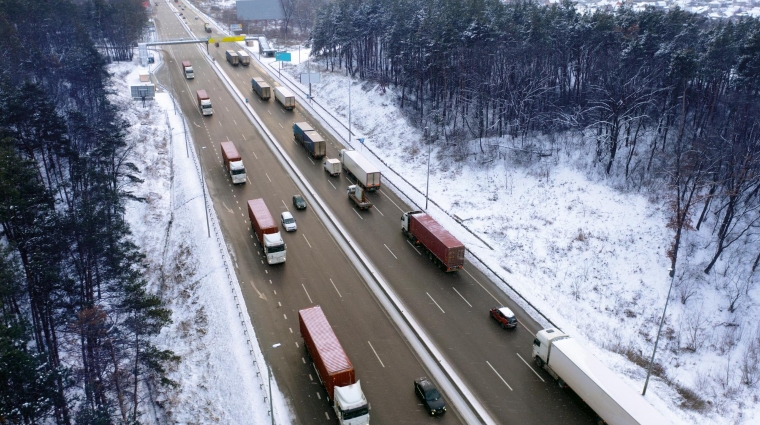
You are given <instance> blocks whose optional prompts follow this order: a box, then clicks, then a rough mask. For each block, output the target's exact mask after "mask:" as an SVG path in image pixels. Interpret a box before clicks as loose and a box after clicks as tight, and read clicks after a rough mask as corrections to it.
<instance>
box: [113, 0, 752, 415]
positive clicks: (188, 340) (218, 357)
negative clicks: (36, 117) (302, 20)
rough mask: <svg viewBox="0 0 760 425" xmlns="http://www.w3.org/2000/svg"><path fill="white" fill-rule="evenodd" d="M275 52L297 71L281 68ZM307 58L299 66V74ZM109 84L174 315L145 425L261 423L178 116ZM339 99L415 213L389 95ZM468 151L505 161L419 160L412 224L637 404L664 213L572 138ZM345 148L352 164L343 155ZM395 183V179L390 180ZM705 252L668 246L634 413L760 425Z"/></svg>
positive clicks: (138, 236)
mask: <svg viewBox="0 0 760 425" xmlns="http://www.w3.org/2000/svg"><path fill="white" fill-rule="evenodd" d="M695 4H696V2H695ZM742 4H744V3H742ZM290 50H291V51H292V53H293V55H292V57H293V60H294V61H295V62H297V61H298V56H299V55H298V54H297V52H296V50H295V49H290ZM307 55H308V52H307V51H305V50H304V51H302V52H301V55H300V57H301V58H303V59H304V60H305V58H306V57H308V56H307ZM312 66H313V70H314V69H316V68H317V67H318V65H314V64H313V65H312ZM130 67H131V68H130ZM303 69H304V65H303V64H300V65H299V64H296V63H291V64H289V65H288V66H286V67H285V68H284V70H283V72H284V73H290V74H291V75H296V74H298V73H299V72H301V71H302V70H303ZM112 71H113V72H115V74H116V75H115V78H114V80H115V85H116V87H117V88H118V91H119V95H118V96H117V97H116V98H115V100H114V101H115V102H116V103H120V104H124V105H129V109H128V110H127V111H126V112H125V118H126V119H128V120H129V121H130V122H131V123H132V124H133V125H132V133H131V137H132V140H134V142H135V144H134V151H133V158H132V159H133V160H134V162H135V163H136V164H137V165H138V167H139V168H140V169H141V170H142V177H143V178H145V180H146V181H145V183H142V184H140V185H136V186H135V187H134V188H133V190H134V192H135V194H136V195H137V196H142V197H144V198H146V202H145V203H136V202H131V203H130V204H129V208H128V215H129V219H130V223H131V225H132V228H133V232H134V234H135V240H136V241H137V243H138V244H139V245H140V246H142V247H143V249H144V250H145V252H146V253H147V254H148V261H149V262H150V266H151V268H150V273H151V275H150V281H151V283H152V285H153V289H154V290H156V291H157V292H161V293H162V294H163V295H164V297H165V298H166V299H167V300H169V302H170V307H171V308H172V309H173V311H174V312H175V315H174V317H173V318H174V324H173V325H172V326H171V327H170V328H168V329H166V330H165V332H164V333H163V334H162V335H161V340H160V341H159V342H160V344H161V347H162V348H169V349H172V350H174V351H175V352H176V353H177V354H179V355H181V356H182V362H181V364H180V365H179V367H178V368H177V369H176V370H173V371H171V377H172V378H173V379H175V380H177V381H178V382H180V388H179V389H177V390H170V391H164V392H160V393H158V394H157V395H155V397H156V399H157V401H159V402H160V403H161V405H162V407H163V409H165V415H166V417H165V418H164V420H162V421H161V422H162V423H163V422H168V423H259V424H264V423H267V422H268V420H269V419H268V416H267V412H268V406H267V404H266V403H265V402H264V397H265V396H266V395H265V392H264V389H265V388H264V389H261V388H260V385H259V384H260V383H261V382H262V381H261V380H262V379H266V376H267V375H266V371H265V370H262V371H261V376H263V377H264V378H260V377H258V376H256V375H257V371H258V369H257V366H255V365H254V364H253V359H254V356H252V355H251V354H249V353H248V352H247V350H249V349H248V345H247V340H248V339H249V336H247V335H250V340H251V341H253V347H254V355H255V358H256V359H259V361H258V364H259V365H263V361H261V353H260V351H259V349H258V344H257V343H256V342H255V341H256V340H255V335H254V333H253V330H252V329H250V325H249V323H250V321H249V320H248V319H247V315H246V314H245V308H244V307H242V304H241V307H242V311H243V315H244V318H245V320H243V321H242V323H241V320H240V319H239V318H238V313H237V311H238V310H237V308H239V307H237V306H236V298H235V294H238V297H237V300H239V302H241V303H242V297H240V296H239V292H237V291H238V290H237V289H236V285H235V284H234V282H235V277H234V274H232V276H231V277H228V276H227V273H228V269H227V268H226V267H225V265H224V264H225V263H224V261H225V259H227V258H228V257H227V253H226V251H224V245H223V244H221V245H220V242H219V241H217V239H216V236H215V235H220V234H221V233H220V232H219V231H218V226H217V225H216V222H215V221H213V220H212V230H211V231H212V238H210V239H209V238H207V236H206V229H205V228H204V227H203V226H199V225H197V224H198V223H202V222H203V221H205V215H204V210H203V197H202V192H201V186H200V181H199V175H198V170H197V161H196V160H195V157H194V154H193V152H192V150H191V151H190V158H189V159H188V158H187V157H186V153H185V139H184V137H185V134H184V131H183V130H182V128H183V127H182V121H181V116H178V115H177V116H175V115H174V112H173V107H172V105H171V101H170V100H167V99H168V95H166V94H165V93H161V94H159V97H158V98H157V101H156V102H148V104H147V105H146V107H143V106H142V104H141V102H133V101H131V99H129V98H128V95H127V94H128V83H127V81H128V82H130V83H131V82H134V81H136V79H137V78H136V72H137V71H136V70H135V68H134V65H130V66H123V65H117V66H115V67H114V68H113V70H112ZM347 87H348V80H347V78H346V77H345V76H343V75H342V74H341V73H335V74H330V73H326V72H322V82H321V83H319V84H315V85H314V86H313V91H314V95H315V96H316V102H317V103H319V104H322V105H324V107H325V108H326V109H327V110H329V111H332V113H333V114H334V115H335V117H337V119H333V118H330V117H329V115H328V114H327V113H325V114H324V117H325V120H327V121H328V122H330V124H331V125H332V126H333V127H335V128H336V129H337V130H336V131H338V132H339V134H340V136H341V137H343V138H345V133H346V132H345V129H343V128H342V127H341V126H340V124H339V123H337V121H341V120H342V121H343V122H345V121H346V117H347V115H348V110H347V104H348V91H347ZM352 93H353V95H352V100H351V102H352V110H351V115H352V128H353V130H354V132H355V133H356V134H355V136H354V137H365V140H366V145H365V148H364V150H365V152H371V154H368V156H369V157H370V158H371V159H372V160H374V161H376V163H377V164H378V165H379V166H381V167H382V168H383V170H384V173H385V176H384V178H385V179H387V180H391V181H393V182H394V183H395V184H396V185H397V186H398V187H400V188H401V189H400V190H401V191H403V193H404V194H406V195H407V196H408V197H409V198H411V199H412V200H413V201H414V202H415V203H417V205H421V206H424V195H423V193H424V190H425V178H426V174H425V171H426V167H427V157H428V155H427V151H426V150H425V149H424V147H423V145H421V143H420V140H421V138H422V134H421V133H420V131H418V130H417V129H415V128H414V127H413V126H412V125H410V124H409V122H408V119H407V118H406V117H405V116H404V114H403V113H402V112H401V111H400V110H399V109H398V107H397V104H396V99H397V97H398V96H397V94H396V93H394V90H393V89H392V88H391V89H387V90H385V91H384V90H381V89H380V88H379V87H378V86H377V85H375V84H373V83H359V82H354V83H353V84H352ZM125 96H126V97H125ZM539 142H541V143H546V144H547V145H548V144H549V143H550V141H539ZM483 143H484V144H486V145H488V144H497V143H498V144H499V145H503V146H506V147H507V148H505V149H503V152H502V153H503V155H502V156H501V157H500V159H498V160H496V161H491V162H485V161H484V159H485V158H486V157H485V156H483V155H480V154H479V152H480V147H479V146H480V141H477V140H474V141H472V142H471V143H470V146H469V147H468V148H467V149H465V151H464V152H459V153H458V154H457V155H456V156H454V155H451V153H450V152H448V151H447V150H443V149H441V148H439V146H440V143H438V144H435V145H434V147H433V148H432V154H431V158H432V164H431V179H430V199H431V201H432V204H431V207H430V209H429V212H430V213H431V214H432V215H433V216H435V217H436V219H438V220H439V221H440V222H442V224H444V226H446V227H447V228H448V229H449V230H450V231H452V233H454V234H456V235H457V237H459V238H460V239H461V240H462V241H464V242H465V244H466V245H467V246H468V248H469V249H470V250H471V251H472V252H473V253H474V254H475V255H477V256H478V257H479V258H481V259H482V260H483V261H484V263H485V264H487V265H488V267H490V269H491V270H493V271H495V272H496V273H498V274H499V276H500V277H501V278H502V279H503V280H504V281H506V282H507V283H508V284H509V285H510V287H511V288H510V287H507V285H505V284H501V285H502V287H503V288H504V290H505V292H506V293H507V294H510V295H511V296H515V297H517V296H516V295H515V294H514V293H513V292H512V289H514V290H515V291H516V292H517V293H519V294H520V296H522V297H524V298H525V299H526V300H528V301H529V302H530V303H532V304H533V305H535V306H536V307H537V308H538V309H539V310H540V311H541V312H542V313H543V314H545V315H546V316H547V317H549V318H550V319H551V320H552V321H553V322H554V323H556V324H557V325H558V326H560V327H561V328H562V329H563V330H564V331H565V332H568V333H569V334H571V335H573V336H574V337H577V338H579V339H581V340H583V341H584V342H585V344H586V346H587V347H588V348H589V349H590V350H591V351H592V352H593V353H594V354H595V355H596V356H598V357H599V358H600V359H601V360H602V361H603V362H604V363H606V364H607V365H608V366H610V367H611V368H613V369H614V370H616V371H617V372H619V373H620V374H621V375H622V376H623V377H624V379H626V380H627V382H629V384H630V385H631V386H632V387H633V388H635V389H637V390H639V391H640V389H641V388H642V387H643V383H644V377H645V373H646V370H645V369H644V368H642V367H641V365H643V364H645V363H646V362H647V361H648V359H649V357H650V356H651V352H652V345H653V343H654V339H655V336H656V332H657V326H658V324H659V318H660V316H661V314H662V309H663V306H664V303H665V298H666V295H667V293H668V287H669V285H670V283H671V281H670V278H669V277H668V272H667V267H668V260H667V258H666V256H665V252H666V251H667V249H668V245H669V243H670V241H671V239H672V233H671V231H670V230H668V229H667V228H666V227H665V223H666V221H667V212H666V211H665V199H666V196H665V195H664V194H659V193H658V192H657V191H652V192H648V193H630V192H627V191H625V190H624V189H621V187H622V186H623V185H619V184H618V182H616V181H609V180H605V179H604V178H603V177H602V176H600V175H599V174H597V172H596V171H595V169H594V168H592V167H591V166H590V165H589V164H588V163H587V162H586V161H585V160H584V159H583V158H585V157H587V156H583V155H578V154H577V152H583V149H585V148H586V147H585V146H584V143H585V141H584V139H583V138H582V137H581V136H580V135H568V136H566V137H565V138H563V139H561V140H554V141H552V142H551V143H553V146H554V147H555V148H557V149H558V150H557V155H554V156H552V157H551V158H548V159H544V160H541V161H535V160H534V161H527V160H525V159H524V158H521V157H519V156H518V155H516V154H515V153H514V151H512V150H510V149H508V147H510V146H513V143H514V141H511V140H508V139H504V140H484V141H483ZM351 144H352V145H354V147H356V148H357V149H358V148H361V146H359V145H358V144H357V143H356V141H355V139H354V140H353V142H352V143H351ZM188 146H190V147H191V148H192V146H193V144H192V141H190V143H189V145H188ZM380 158H382V160H380ZM392 170H393V171H392ZM402 170H403V173H402V174H403V175H402V176H396V175H394V171H396V172H398V171H402ZM172 176H173V178H172ZM402 177H403V178H402ZM405 181H407V182H410V183H411V185H412V186H413V187H414V188H412V187H410V186H408V185H407V183H405ZM209 211H210V212H211V213H212V214H213V208H210V209H209ZM454 217H458V219H460V220H455V219H454ZM212 218H213V217H212ZM709 227H710V226H705V228H707V229H709ZM706 231H708V230H703V232H706ZM471 232H472V233H471ZM475 235H477V237H476V236H475ZM481 239H482V240H483V241H485V242H486V243H483V242H482V241H481ZM707 239H708V238H706V237H705V235H704V234H699V233H694V232H690V233H689V234H687V235H686V241H685V244H684V245H685V248H684V251H683V252H682V254H681V257H680V259H679V266H678V267H679V269H678V271H677V274H676V278H675V281H674V283H675V285H674V289H673V295H672V296H671V302H670V304H669V306H668V314H667V318H666V322H665V326H664V328H663V336H662V339H661V341H660V345H659V350H658V353H657V361H658V363H661V364H662V366H663V371H662V372H661V373H659V375H660V376H661V377H664V378H665V379H662V378H661V377H657V378H654V379H653V380H652V381H651V382H650V386H649V389H648V392H647V396H646V397H647V399H648V400H650V402H651V403H652V404H654V405H655V406H656V407H657V408H658V409H659V410H660V411H661V412H663V413H664V414H666V415H668V416H669V417H670V418H671V419H672V420H673V421H674V422H677V423H717V424H733V423H754V422H757V421H759V420H760V407H759V406H760V403H758V402H757V400H758V397H760V391H758V389H757V388H754V387H748V386H747V385H745V384H743V383H742V382H741V381H742V376H741V375H742V373H741V371H740V364H741V363H742V360H743V359H746V358H747V356H748V355H752V350H751V348H752V347H755V346H756V347H757V350H758V352H760V330H759V329H760V328H758V325H757V323H758V319H760V317H758V316H760V315H759V314H758V311H759V310H758V306H757V301H756V300H757V299H758V296H760V294H758V293H757V287H749V288H748V289H746V290H745V291H744V295H743V297H742V298H741V302H740V304H739V308H738V309H737V310H736V311H734V312H729V311H728V309H727V304H728V301H727V300H728V296H729V294H731V293H733V292H732V287H734V286H736V285H737V284H738V283H736V282H732V281H731V279H726V278H723V279H721V278H720V277H719V276H720V273H718V272H717V271H716V272H714V273H713V275H712V277H710V278H709V279H708V278H706V277H704V276H703V274H701V272H700V271H699V270H700V268H701V267H700V265H701V264H703V262H704V259H703V258H701V257H700V256H699V254H698V252H699V250H697V249H695V247H697V246H704V245H705V243H706V242H705V240H707ZM490 247H492V248H493V249H491V248H490ZM755 249H756V248H755ZM227 263H229V260H228V259H227ZM229 272H230V273H233V271H232V270H229ZM715 276H718V277H715ZM220 288H225V290H219V289H220ZM734 292H735V291H734ZM690 293H693V295H692V296H691V297H687V298H688V299H687V301H686V302H685V303H682V302H681V300H682V299H683V298H684V297H685V296H687V295H689V294H690ZM539 320H541V321H543V320H542V319H540V318H539ZM246 333H247V335H246ZM209 359H212V361H209ZM262 368H263V366H262ZM275 386H276V385H275ZM690 392H692V393H693V394H695V395H696V397H693V396H690ZM700 399H701V400H703V402H704V406H703V407H701V408H698V409H695V408H686V407H683V406H684V405H692V406H694V405H696V406H697V407H699V400H700ZM695 400H696V401H695ZM275 402H276V405H275V414H277V415H278V418H277V419H278V423H287V422H289V420H290V416H289V412H288V409H287V406H286V403H285V401H284V400H283V398H282V396H281V395H280V394H279V393H278V392H276V391H275Z"/></svg>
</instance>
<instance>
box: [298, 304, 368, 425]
mask: <svg viewBox="0 0 760 425" xmlns="http://www.w3.org/2000/svg"><path fill="white" fill-rule="evenodd" d="M298 322H299V325H300V329H301V337H303V342H304V345H305V346H306V350H307V351H308V352H309V355H310V356H311V359H312V361H313V363H314V369H316V371H317V376H318V377H319V380H320V382H322V385H324V387H325V390H326V391H327V396H328V398H329V400H331V401H332V402H333V408H334V409H335V415H336V416H337V417H338V422H339V423H341V424H346V425H353V424H369V403H367V398H366V397H365V396H364V393H363V392H362V389H361V385H360V383H359V381H357V380H356V372H354V366H353V365H352V364H351V360H349V359H348V356H347V355H346V352H345V351H344V350H343V346H341V345H340V342H339V341H338V337H337V336H335V332H333V330H332V327H331V326H330V323H329V322H328V321H327V317H325V314H324V313H323V312H322V308H321V307H320V306H314V307H310V308H305V309H303V310H299V311H298Z"/></svg>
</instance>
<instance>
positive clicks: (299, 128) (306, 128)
mask: <svg viewBox="0 0 760 425" xmlns="http://www.w3.org/2000/svg"><path fill="white" fill-rule="evenodd" d="M293 137H295V139H296V141H297V142H298V143H300V144H301V146H303V147H304V148H305V149H306V150H307V151H308V152H309V153H310V154H311V156H312V157H313V158H322V157H323V156H325V152H326V151H327V147H326V145H327V143H325V139H323V138H322V136H321V135H320V134H319V133H317V132H316V131H315V130H314V129H313V128H312V127H311V125H309V123H305V122H297V123H293Z"/></svg>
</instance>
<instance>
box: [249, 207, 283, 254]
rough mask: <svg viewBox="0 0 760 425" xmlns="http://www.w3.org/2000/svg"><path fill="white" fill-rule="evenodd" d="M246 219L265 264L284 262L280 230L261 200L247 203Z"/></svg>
mask: <svg viewBox="0 0 760 425" xmlns="http://www.w3.org/2000/svg"><path fill="white" fill-rule="evenodd" d="M248 218H249V219H250V220H251V227H253V231H254V233H256V239H257V240H258V241H259V244H261V249H262V250H263V251H264V255H266V258H267V264H278V263H284V262H285V250H286V246H285V242H283V240H282V236H280V228H279V227H277V222H275V221H274V218H272V214H270V213H269V208H267V205H266V204H265V203H264V200H263V199H261V198H257V199H251V200H249V201H248Z"/></svg>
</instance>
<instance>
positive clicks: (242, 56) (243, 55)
mask: <svg viewBox="0 0 760 425" xmlns="http://www.w3.org/2000/svg"><path fill="white" fill-rule="evenodd" d="M237 54H238V59H239V60H240V65H243V66H248V65H250V64H251V55H249V54H248V52H246V51H244V50H241V51H239V52H237Z"/></svg>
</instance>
